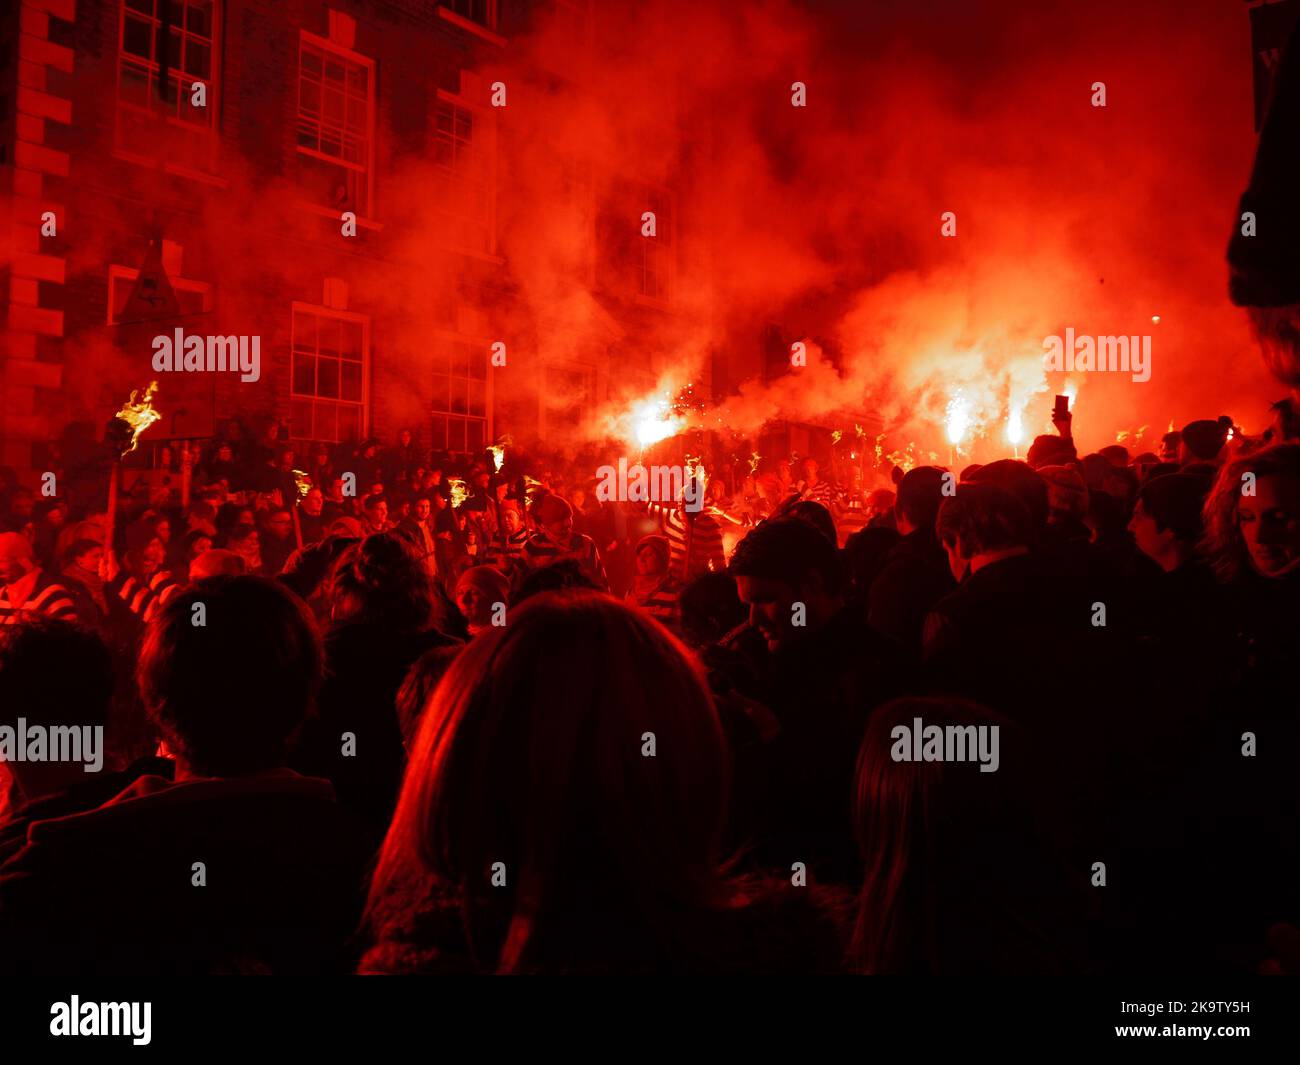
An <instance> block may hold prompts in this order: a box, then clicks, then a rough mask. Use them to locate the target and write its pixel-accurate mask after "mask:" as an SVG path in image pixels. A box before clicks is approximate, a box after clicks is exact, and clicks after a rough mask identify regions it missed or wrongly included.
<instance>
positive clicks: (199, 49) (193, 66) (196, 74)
mask: <svg viewBox="0 0 1300 1065" xmlns="http://www.w3.org/2000/svg"><path fill="white" fill-rule="evenodd" d="M210 55H211V48H210V47H209V46H208V45H206V44H200V43H199V42H197V41H195V40H194V39H193V38H191V39H190V40H188V41H186V42H185V73H187V74H189V75H190V76H191V77H193V78H197V79H202V80H204V81H206V80H207V78H208V74H209V70H210V67H209V63H208V60H209V57H210Z"/></svg>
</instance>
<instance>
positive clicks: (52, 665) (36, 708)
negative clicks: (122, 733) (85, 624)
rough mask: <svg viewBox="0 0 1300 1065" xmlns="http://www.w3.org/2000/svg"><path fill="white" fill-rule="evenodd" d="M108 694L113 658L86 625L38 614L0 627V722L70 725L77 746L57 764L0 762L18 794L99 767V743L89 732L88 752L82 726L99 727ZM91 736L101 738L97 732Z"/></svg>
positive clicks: (33, 794)
mask: <svg viewBox="0 0 1300 1065" xmlns="http://www.w3.org/2000/svg"><path fill="white" fill-rule="evenodd" d="M112 695H113V660H112V655H111V653H110V652H109V649H108V648H107V647H106V646H105V645H104V642H103V641H102V640H101V639H100V638H99V637H98V636H97V635H95V634H94V633H93V632H91V631H90V630H89V629H85V628H82V627H81V626H79V625H75V624H73V623H72V622H68V621H57V620H55V619H53V618H45V617H40V616H33V617H28V618H24V619H23V620H22V621H19V622H18V623H17V624H13V625H0V726H5V727H7V728H10V729H15V728H16V727H17V724H18V719H19V718H22V719H24V721H25V722H26V724H27V728H28V729H32V728H37V727H39V728H44V729H51V728H55V727H60V726H62V727H66V728H71V729H74V730H75V731H76V735H77V737H78V742H77V743H76V747H77V748H80V749H79V750H77V749H75V748H74V749H73V750H72V751H71V752H70V753H71V754H73V755H76V757H74V758H71V759H69V760H64V761H44V762H42V761H28V760H26V759H17V760H14V761H7V762H6V763H5V764H6V766H7V767H8V769H9V771H10V772H11V773H12V774H13V775H14V778H15V779H16V780H17V782H18V787H19V789H20V790H21V791H22V793H23V796H24V798H25V799H27V800H28V801H30V800H32V799H35V798H37V797H38V796H40V795H44V794H48V793H50V792H54V791H60V790H62V789H63V788H65V787H68V786H70V785H72V784H76V783H79V782H81V781H84V780H85V779H86V776H85V774H86V773H87V772H93V771H96V770H98V769H100V768H102V767H103V759H104V753H105V752H104V746H103V743H102V742H98V743H96V742H95V740H94V738H93V737H94V736H95V733H93V732H92V733H90V734H89V737H90V743H91V745H92V746H93V748H94V749H93V750H92V749H88V748H87V746H86V739H87V736H88V734H87V733H86V732H85V731H84V730H85V729H86V728H90V729H96V728H98V729H100V730H102V729H103V728H104V726H105V724H106V723H107V720H108V707H109V701H110V700H111V698H112ZM69 735H70V734H69ZM98 736H99V737H100V739H101V741H102V737H103V732H102V731H100V732H99V733H98ZM96 762H97V763H98V764H95V763H96ZM88 767H89V768H88Z"/></svg>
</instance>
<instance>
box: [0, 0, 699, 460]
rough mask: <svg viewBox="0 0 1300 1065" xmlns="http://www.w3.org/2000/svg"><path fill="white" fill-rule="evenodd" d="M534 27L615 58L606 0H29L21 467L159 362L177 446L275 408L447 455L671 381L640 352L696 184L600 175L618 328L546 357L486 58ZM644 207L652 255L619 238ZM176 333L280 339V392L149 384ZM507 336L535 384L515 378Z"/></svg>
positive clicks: (14, 337)
mask: <svg viewBox="0 0 1300 1065" xmlns="http://www.w3.org/2000/svg"><path fill="white" fill-rule="evenodd" d="M539 19H547V20H554V21H555V22H557V23H558V24H559V25H560V26H561V27H562V28H563V29H564V31H565V32H568V33H571V34H572V35H573V38H574V40H575V41H577V42H580V43H581V44H582V46H584V47H587V48H590V47H593V46H598V45H597V44H596V42H597V41H598V40H599V36H600V33H601V32H602V28H601V25H600V22H599V19H598V18H597V17H596V16H595V15H594V14H593V11H592V10H591V8H590V7H589V5H588V3H587V2H586V0H541V2H536V3H526V2H512V0H453V2H451V3H447V4H437V3H429V2H419V0H373V2H364V3H362V2H352V0H329V2H326V0H19V2H18V3H17V6H16V9H15V10H14V11H13V12H12V14H10V15H7V16H3V22H0V59H2V62H0V78H2V79H3V80H2V81H0V151H3V153H4V154H3V158H0V200H3V202H4V204H5V207H6V211H7V215H8V217H7V219H6V223H7V224H6V225H5V227H4V237H5V239H6V250H5V252H4V254H3V258H0V268H3V270H4V272H5V275H6V276H5V277H4V278H3V288H2V290H3V293H4V295H3V296H2V297H0V298H2V299H3V300H4V301H5V304H6V306H5V308H4V316H3V318H2V319H0V330H2V331H0V390H2V392H3V398H2V402H0V465H10V466H14V467H16V468H17V469H19V470H31V469H40V468H43V467H42V463H43V455H44V453H45V447H46V445H47V444H48V443H49V441H50V439H51V435H52V434H57V433H59V432H61V431H64V428H65V427H66V426H67V425H68V424H69V423H70V422H76V421H81V422H84V423H86V425H87V426H89V427H90V429H91V431H94V432H96V433H97V432H98V430H99V429H100V428H101V427H102V425H103V423H104V421H105V420H106V418H107V417H108V416H109V415H110V414H111V413H112V412H113V411H114V410H115V409H116V407H117V405H119V404H120V403H121V402H122V401H123V400H124V399H125V398H126V396H127V394H128V393H129V392H130V390H131V389H133V388H139V387H141V386H143V385H144V384H146V383H147V382H148V381H149V380H150V379H153V378H159V381H160V392H159V401H158V402H159V407H160V409H161V410H162V411H163V420H162V422H161V423H160V426H159V428H158V430H156V432H155V433H154V434H153V435H154V437H155V439H158V440H162V439H166V438H175V437H189V438H198V437H207V436H211V435H213V434H214V433H216V432H218V431H221V430H222V429H223V426H222V424H221V423H222V422H223V421H225V420H226V419H230V418H239V419H240V420H241V421H243V422H244V423H245V425H251V423H252V422H254V421H256V420H258V419H264V418H266V417H270V418H274V419H275V420H277V421H278V422H279V423H280V424H281V425H282V426H283V427H284V430H283V432H284V433H285V434H286V435H287V436H288V437H289V438H290V439H291V440H293V441H295V442H299V443H305V442H307V441H316V440H323V441H341V440H348V439H352V438H358V437H363V436H369V435H375V436H381V437H385V438H390V439H391V438H392V437H393V436H394V435H395V434H396V431H397V429H398V428H400V427H403V426H407V427H410V428H411V429H412V430H413V431H414V433H415V435H416V437H417V440H419V441H420V442H421V443H422V444H423V445H424V446H427V447H433V448H436V449H445V450H449V451H473V450H477V449H480V448H481V447H482V445H483V444H484V442H490V441H491V440H492V439H493V438H494V437H496V436H498V435H500V434H501V433H504V432H511V433H513V434H514V435H515V436H516V437H517V438H523V439H530V438H534V437H538V436H540V437H543V438H546V437H547V436H548V435H550V434H554V433H558V432H562V430H563V428H564V427H565V426H566V425H570V424H572V423H573V421H574V419H575V418H581V417H582V416H583V415H584V414H585V413H587V412H589V411H590V410H591V409H593V408H594V407H595V406H597V405H598V404H599V403H601V402H602V401H603V400H604V399H605V398H606V397H607V396H608V395H609V394H610V392H611V388H612V387H613V386H612V384H611V380H610V374H611V366H613V367H615V373H616V374H619V375H622V376H623V377H624V378H626V377H628V376H629V375H630V376H632V377H635V378H636V381H637V383H638V384H640V383H644V384H646V385H649V384H653V378H654V370H655V367H654V366H653V365H652V364H649V363H647V362H646V360H645V359H643V358H636V357H635V355H636V352H635V351H634V350H632V348H631V347H629V345H630V342H631V341H630V338H634V337H635V336H636V335H637V333H638V330H640V329H641V328H643V327H644V326H645V325H646V324H647V321H648V318H653V319H654V325H655V327H656V328H659V327H660V326H661V325H662V322H663V320H665V319H671V317H672V315H673V314H674V308H673V302H674V300H673V289H672V286H673V275H674V272H675V269H676V262H677V260H678V257H679V256H680V255H681V254H682V249H680V248H679V247H678V242H679V240H680V239H681V237H682V234H683V233H684V232H686V231H687V229H686V227H683V226H682V225H680V224H679V220H678V218H677V217H676V214H677V211H676V202H677V200H676V198H675V197H676V191H675V190H674V189H671V188H664V187H662V186H657V187H655V188H652V189H648V190H646V189H639V190H638V191H637V193H636V194H635V195H632V196H630V197H629V195H628V193H627V189H628V188H633V187H635V175H623V174H620V173H619V172H618V169H617V167H616V166H611V165H609V164H608V162H607V161H606V162H605V163H603V164H601V165H598V166H596V167H594V168H592V167H584V173H582V174H581V175H580V176H579V179H578V180H576V181H575V182H573V184H572V191H573V195H574V196H577V197H579V198H583V197H585V198H586V199H587V200H588V201H589V202H588V203H587V204H586V205H585V207H584V209H583V210H582V211H581V212H580V214H579V217H582V218H584V219H586V220H587V223H585V224H588V223H589V232H588V233H587V237H588V238H589V245H590V257H591V258H590V263H591V266H590V269H591V276H592V281H593V290H594V291H596V292H598V293H599V294H600V295H601V298H600V299H599V300H598V301H596V303H595V306H594V308H593V312H592V313H593V316H594V317H595V318H596V319H597V321H596V328H595V329H594V330H589V331H588V335H589V337H590V336H594V337H596V338H597V339H595V340H589V341H588V342H586V343H584V344H583V345H582V346H581V350H575V351H572V352H571V353H568V354H567V355H566V356H565V357H564V358H562V359H556V358H551V359H549V360H547V361H545V363H544V364H537V365H527V362H526V360H527V359H528V357H529V351H530V349H531V348H532V347H533V344H532V343H531V341H530V338H529V337H528V336H527V335H526V331H525V332H524V333H523V335H520V327H519V322H520V320H521V317H520V315H519V314H517V313H515V309H514V308H513V305H514V303H515V302H516V300H517V288H518V286H517V285H516V283H515V278H514V276H513V271H512V263H511V262H510V260H509V258H508V256H507V255H505V254H503V252H502V248H503V244H504V243H505V242H503V241H502V240H501V237H502V228H501V227H502V225H503V224H504V223H503V222H502V218H503V216H504V213H503V212H502V211H501V206H502V204H503V202H505V201H506V200H507V198H508V197H510V195H511V182H512V178H511V174H512V154H511V152H512V147H511V146H512V143H513V141H514V137H515V134H516V132H517V131H515V130H512V127H511V122H512V114H511V110H510V108H509V107H508V106H507V107H504V108H498V107H494V106H493V104H492V90H491V87H490V82H489V81H488V80H487V78H486V77H485V76H484V75H483V74H482V73H481V71H482V70H483V69H484V68H488V69H490V68H491V66H492V64H494V63H497V64H499V63H501V62H503V61H504V59H505V58H507V57H508V55H509V50H510V49H511V48H512V41H513V40H514V39H516V38H517V37H518V36H519V35H521V34H526V33H528V32H529V31H530V29H531V28H533V27H534V26H535V25H536V23H537V20H539ZM164 39H170V40H171V42H172V44H171V48H170V49H164V48H163V47H162V45H161V42H162V41H163V40H164ZM558 76H561V77H563V76H566V75H565V74H564V73H563V72H561V73H560V74H559V75H558ZM561 163H562V161H560V160H557V165H561ZM646 202H652V205H654V206H655V207H656V209H657V210H658V211H659V213H660V215H661V223H660V233H661V236H660V238H659V239H658V241H657V242H654V243H652V244H646V243H645V242H641V243H639V244H634V243H630V242H628V241H621V242H620V241H617V240H615V241H613V242H612V243H609V242H604V241H603V237H602V233H603V230H602V226H603V224H604V223H603V222H602V219H606V218H607V217H608V215H609V212H610V211H611V210H615V211H624V210H626V212H627V213H629V215H630V225H631V226H636V225H637V224H638V222H637V219H638V218H639V216H640V209H641V207H642V206H644V204H645V203H646ZM345 212H350V214H346V213H345ZM352 216H355V235H344V229H345V226H346V225H347V223H348V221H349V219H351V218H352ZM416 217H418V218H419V220H420V223H419V225H418V226H412V225H411V224H409V223H410V222H411V220H412V219H413V218H416ZM687 253H688V254H704V252H703V251H700V250H698V249H697V250H696V251H695V252H691V251H690V250H689V244H688V250H687ZM159 258H161V267H162V270H164V271H165V273H166V280H165V282H163V281H158V283H157V284H155V283H154V282H155V279H156V278H157V273H158V267H157V265H156V264H157V263H158V260H159ZM142 272H143V273H144V274H145V278H144V280H143V281H142V280H141V278H140V274H141V273H142ZM146 286H152V288H146ZM168 287H170V289H171V290H172V292H173V293H174V301H173V300H172V299H170V298H169V297H168V296H167V293H166V291H165V290H166V289H167V288H168ZM151 292H152V293H154V295H152V296H151V295H150V293H151ZM142 298H143V299H145V300H146V301H147V300H149V299H153V300H154V301H155V302H156V304H157V305H158V306H159V307H161V308H162V311H161V312H160V314H159V315H158V316H157V317H151V316H148V315H143V316H142V315H140V313H139V310H140V306H141V305H140V302H139V301H140V300H141V299H142ZM142 318H144V319H148V320H141V319H142ZM507 319H508V320H509V322H510V325H509V327H508V329H507V327H506V326H505V325H504V324H503V322H504V321H505V320H507ZM177 327H180V328H182V329H183V330H184V332H185V333H186V334H199V335H216V336H236V335H238V336H259V337H260V338H261V341H260V343H261V356H262V368H261V377H260V379H259V380H258V381H256V382H254V383H246V382H241V381H240V380H239V377H238V375H237V374H232V373H211V372H208V373H196V374H180V373H172V374H163V375H159V374H156V373H154V371H153V368H152V355H153V349H152V347H151V340H152V338H153V337H154V336H155V335H159V334H162V335H171V334H172V333H173V331H174V329H175V328H177ZM539 328H540V326H539ZM509 330H513V331H514V332H511V331H509ZM532 339H534V340H535V337H534V338H532ZM498 340H500V341H503V342H505V343H507V345H508V348H509V349H510V351H511V356H510V357H511V360H512V367H520V368H521V369H523V370H525V372H524V373H519V374H517V375H515V376H511V375H507V374H503V373H499V372H498V373H495V374H494V370H493V367H492V366H491V365H490V352H491V346H492V344H493V343H494V342H496V341H498ZM520 360H524V362H523V364H522V365H521V363H520ZM512 373H513V370H512ZM702 384H704V383H703V382H702Z"/></svg>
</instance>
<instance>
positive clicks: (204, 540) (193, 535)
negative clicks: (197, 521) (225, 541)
mask: <svg viewBox="0 0 1300 1065" xmlns="http://www.w3.org/2000/svg"><path fill="white" fill-rule="evenodd" d="M211 550H212V537H211V536H210V535H208V533H206V532H204V531H203V530H202V529H191V530H190V531H189V532H187V533H186V534H185V537H184V538H183V539H182V540H181V558H182V559H183V560H184V562H185V563H186V565H187V566H188V564H189V563H191V562H193V561H194V560H195V559H196V558H198V557H199V555H201V554H203V552H205V551H211Z"/></svg>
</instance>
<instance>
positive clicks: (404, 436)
mask: <svg viewBox="0 0 1300 1065" xmlns="http://www.w3.org/2000/svg"><path fill="white" fill-rule="evenodd" d="M397 442H398V443H399V444H401V446H402V447H410V446H411V430H410V429H399V430H398V431H397Z"/></svg>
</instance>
